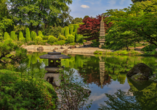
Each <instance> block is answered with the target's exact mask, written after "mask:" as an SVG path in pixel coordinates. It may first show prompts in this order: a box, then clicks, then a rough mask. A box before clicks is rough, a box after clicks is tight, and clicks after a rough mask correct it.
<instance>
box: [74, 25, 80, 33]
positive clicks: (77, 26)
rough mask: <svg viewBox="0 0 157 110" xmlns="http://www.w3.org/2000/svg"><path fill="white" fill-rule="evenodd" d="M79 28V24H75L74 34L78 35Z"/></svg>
mask: <svg viewBox="0 0 157 110" xmlns="http://www.w3.org/2000/svg"><path fill="white" fill-rule="evenodd" d="M78 28H79V24H74V32H76V34H77V29H78Z"/></svg>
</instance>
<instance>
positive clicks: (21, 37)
mask: <svg viewBox="0 0 157 110" xmlns="http://www.w3.org/2000/svg"><path fill="white" fill-rule="evenodd" d="M19 41H25V38H24V37H23V33H22V31H20V32H19Z"/></svg>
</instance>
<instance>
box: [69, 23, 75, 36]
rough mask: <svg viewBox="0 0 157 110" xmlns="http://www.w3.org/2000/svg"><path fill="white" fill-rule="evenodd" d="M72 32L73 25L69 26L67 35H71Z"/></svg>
mask: <svg viewBox="0 0 157 110" xmlns="http://www.w3.org/2000/svg"><path fill="white" fill-rule="evenodd" d="M73 30H74V27H73V25H70V26H69V34H73Z"/></svg>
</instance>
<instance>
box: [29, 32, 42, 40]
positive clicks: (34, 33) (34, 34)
mask: <svg viewBox="0 0 157 110" xmlns="http://www.w3.org/2000/svg"><path fill="white" fill-rule="evenodd" d="M36 36H37V35H36V32H34V31H32V32H31V39H32V40H33V41H35V38H36ZM39 36H40V35H39ZM40 37H41V36H40Z"/></svg>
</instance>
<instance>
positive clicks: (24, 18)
mask: <svg viewBox="0 0 157 110" xmlns="http://www.w3.org/2000/svg"><path fill="white" fill-rule="evenodd" d="M71 3H72V0H66V1H57V0H31V1H29V0H10V1H9V2H8V4H9V5H10V6H11V9H10V12H11V15H12V17H13V19H14V20H15V22H16V23H19V24H20V25H24V24H28V25H29V27H30V29H31V30H32V29H33V28H35V29H36V33H38V29H39V28H40V25H43V24H47V25H53V24H55V23H56V22H57V19H54V18H56V17H58V16H59V14H61V13H62V11H64V10H66V9H67V8H68V5H67V4H71ZM17 12H18V13H17Z"/></svg>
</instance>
